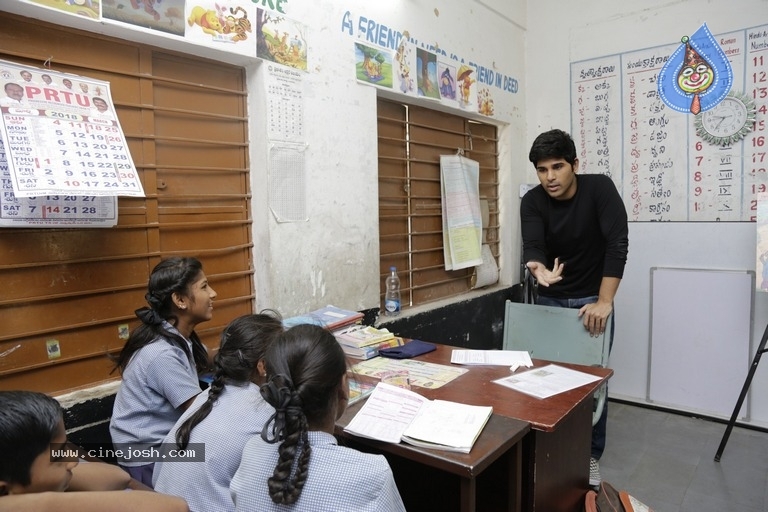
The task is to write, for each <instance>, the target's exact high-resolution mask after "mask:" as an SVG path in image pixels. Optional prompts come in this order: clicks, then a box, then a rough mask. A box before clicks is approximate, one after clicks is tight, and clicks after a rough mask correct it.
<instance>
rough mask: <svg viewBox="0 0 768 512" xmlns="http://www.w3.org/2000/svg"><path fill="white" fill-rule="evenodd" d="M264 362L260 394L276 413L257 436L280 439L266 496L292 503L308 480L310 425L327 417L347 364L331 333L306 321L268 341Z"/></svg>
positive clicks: (273, 440) (269, 440)
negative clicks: (275, 463) (263, 379)
mask: <svg viewBox="0 0 768 512" xmlns="http://www.w3.org/2000/svg"><path fill="white" fill-rule="evenodd" d="M266 366H267V374H268V375H269V376H270V379H269V382H267V383H266V384H264V385H263V386H261V395H262V396H263V397H264V399H265V400H266V401H267V402H268V403H269V404H270V405H272V406H273V407H274V408H275V414H274V415H273V416H272V418H270V419H269V421H267V423H266V424H265V425H264V429H263V430H262V432H261V438H262V439H264V440H265V441H266V442H268V443H276V442H278V441H282V444H281V445H280V447H279V448H278V456H279V458H278V461H277V466H276V467H275V471H274V473H273V475H272V476H271V477H270V478H269V480H268V485H269V495H270V497H271V498H272V501H273V502H275V503H278V504H291V503H295V502H296V500H298V499H299V496H300V495H301V490H302V488H303V487H304V483H305V482H306V480H307V474H308V470H309V457H310V454H311V453H312V449H311V447H310V446H309V438H308V434H307V433H308V431H309V423H314V422H320V421H322V420H323V419H325V418H326V417H327V415H328V413H329V412H330V410H331V406H332V405H333V401H334V400H335V397H336V393H337V391H338V387H339V383H340V382H341V379H342V377H343V376H344V374H345V373H346V371H347V362H346V358H345V356H344V351H343V350H342V349H341V346H339V344H338V342H337V341H336V338H334V337H333V334H331V333H330V331H328V330H326V329H324V328H322V327H319V326H316V325H308V324H306V325H297V326H295V327H292V328H290V329H288V330H287V331H285V333H284V334H283V335H282V336H280V338H278V339H277V341H275V342H274V343H272V345H270V347H269V348H268V349H267V355H266ZM334 419H335V418H334ZM294 461H296V470H295V472H294V474H293V476H291V469H292V468H293V466H294Z"/></svg>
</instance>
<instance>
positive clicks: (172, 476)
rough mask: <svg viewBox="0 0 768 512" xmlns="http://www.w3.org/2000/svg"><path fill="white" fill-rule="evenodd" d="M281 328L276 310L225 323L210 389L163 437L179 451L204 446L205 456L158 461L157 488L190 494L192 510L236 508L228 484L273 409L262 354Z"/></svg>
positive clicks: (231, 510)
mask: <svg viewBox="0 0 768 512" xmlns="http://www.w3.org/2000/svg"><path fill="white" fill-rule="evenodd" d="M282 332H283V324H282V321H281V320H280V317H279V315H277V314H276V313H272V312H262V313H261V314H256V315H245V316H241V317H238V318H235V319H234V320H232V322H230V324H229V325H227V327H226V328H225V329H224V332H222V333H221V344H220V346H219V351H218V353H217V354H216V356H215V357H214V359H213V364H214V371H215V374H214V378H213V382H212V383H211V387H210V389H209V390H208V393H201V394H200V395H198V396H197V398H195V401H194V402H192V405H191V406H190V407H189V409H187V410H186V411H185V412H184V414H183V415H182V416H181V418H179V421H177V422H176V425H175V426H174V427H173V428H172V429H171V431H170V432H169V433H168V435H167V436H166V438H165V441H164V443H167V444H168V445H176V446H177V447H178V448H179V449H180V450H184V449H186V448H191V449H194V450H197V451H199V450H200V448H201V447H202V446H205V460H204V461H200V462H190V461H176V462H174V461H172V460H170V461H169V460H168V459H166V460H164V461H161V462H157V463H156V464H155V470H154V475H153V481H154V484H155V485H154V487H155V490H156V491H158V492H162V493H165V494H171V495H174V496H180V497H182V498H184V499H186V501H187V503H188V504H189V509H190V510H191V511H192V512H207V511H211V510H216V511H217V512H234V510H235V504H234V503H233V502H232V498H231V496H230V494H229V484H230V482H231V480H232V477H233V476H234V474H235V471H237V467H238V466H239V465H240V457H241V455H242V453H243V447H244V446H245V443H246V442H247V441H248V440H249V439H250V438H252V437H253V436H256V435H258V434H260V433H261V428H262V426H263V425H264V423H265V422H266V421H267V419H269V417H270V416H271V415H272V414H273V413H274V412H275V409H274V408H273V407H272V406H271V405H269V404H268V403H266V402H265V401H264V399H263V398H262V397H261V394H260V393H259V385H261V384H263V383H264V381H265V376H266V369H265V367H264V353H265V352H266V350H267V347H268V346H269V345H270V344H271V343H272V342H273V341H274V340H275V339H276V338H277V337H278V336H279V335H280V334H281V333H282Z"/></svg>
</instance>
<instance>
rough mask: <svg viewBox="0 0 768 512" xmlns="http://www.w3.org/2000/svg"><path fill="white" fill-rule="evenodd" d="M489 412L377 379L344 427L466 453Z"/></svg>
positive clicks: (394, 440) (487, 408)
mask: <svg viewBox="0 0 768 512" xmlns="http://www.w3.org/2000/svg"><path fill="white" fill-rule="evenodd" d="M492 412H493V408H492V407H490V406H477V405H467V404H461V403H458V402H448V401H445V400H428V399H427V398H425V397H423V396H421V395H420V394H418V393H415V392H413V391H410V390H408V389H403V388H399V387H396V386H392V385H389V384H386V383H383V382H380V383H379V384H377V385H376V388H375V389H374V390H373V393H371V395H370V396H369V397H368V400H367V401H366V402H365V404H364V405H363V407H362V408H361V409H360V411H359V412H358V413H357V414H356V415H355V417H354V418H352V421H350V422H349V424H348V425H347V427H346V428H345V429H344V430H345V431H346V432H349V433H350V434H354V435H357V436H361V437H367V438H369V439H376V440H378V441H385V442H390V443H399V442H400V441H403V442H406V443H408V444H412V445H415V446H421V447H423V448H437V449H440V450H448V451H455V452H462V453H469V452H470V450H471V449H472V446H473V445H474V444H475V441H476V440H477V438H478V436H479V435H480V432H482V430H483V428H484V427H485V424H486V423H487V422H488V419H489V418H490V417H491V413H492Z"/></svg>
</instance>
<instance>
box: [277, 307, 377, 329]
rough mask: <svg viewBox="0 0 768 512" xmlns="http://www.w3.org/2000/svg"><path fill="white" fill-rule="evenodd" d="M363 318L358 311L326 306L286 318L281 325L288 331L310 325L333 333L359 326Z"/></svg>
mask: <svg viewBox="0 0 768 512" xmlns="http://www.w3.org/2000/svg"><path fill="white" fill-rule="evenodd" d="M363 316H364V315H363V314H362V313H360V312H359V311H351V310H348V309H342V308H337V307H336V306H331V305H328V306H325V307H322V308H320V309H316V310H314V311H310V312H309V313H306V314H303V315H297V316H292V317H289V318H286V319H284V320H283V325H284V326H285V328H286V329H288V328H290V327H293V326H295V325H301V324H312V325H319V326H320V327H325V328H327V329H330V330H332V331H333V330H337V329H341V328H344V327H347V326H350V325H353V324H359V323H360V322H361V321H362V320H363Z"/></svg>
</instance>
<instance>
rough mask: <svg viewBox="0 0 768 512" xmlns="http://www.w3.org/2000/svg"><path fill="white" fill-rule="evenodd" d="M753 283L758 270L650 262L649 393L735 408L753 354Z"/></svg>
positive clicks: (709, 409)
mask: <svg viewBox="0 0 768 512" xmlns="http://www.w3.org/2000/svg"><path fill="white" fill-rule="evenodd" d="M754 284H755V274H754V271H751V270H743V271H739V270H707V269H685V268H660V267H653V268H651V336H650V350H649V364H648V367H649V376H648V397H647V398H648V400H649V401H651V402H653V403H654V404H657V405H660V406H667V407H671V408H674V409H679V410H686V411H689V412H695V413H700V414H705V415H709V416H715V417H722V418H729V417H730V416H731V414H732V413H733V408H734V406H735V405H736V401H737V399H738V397H739V393H740V392H741V388H742V386H743V385H744V379H745V378H746V376H747V372H748V371H749V366H750V362H751V347H750V340H751V339H752V314H753V306H754ZM746 404H747V410H748V404H749V398H748V399H747V401H746ZM741 412H742V414H741V416H744V414H745V413H744V407H742V411H741ZM747 415H748V413H747Z"/></svg>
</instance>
